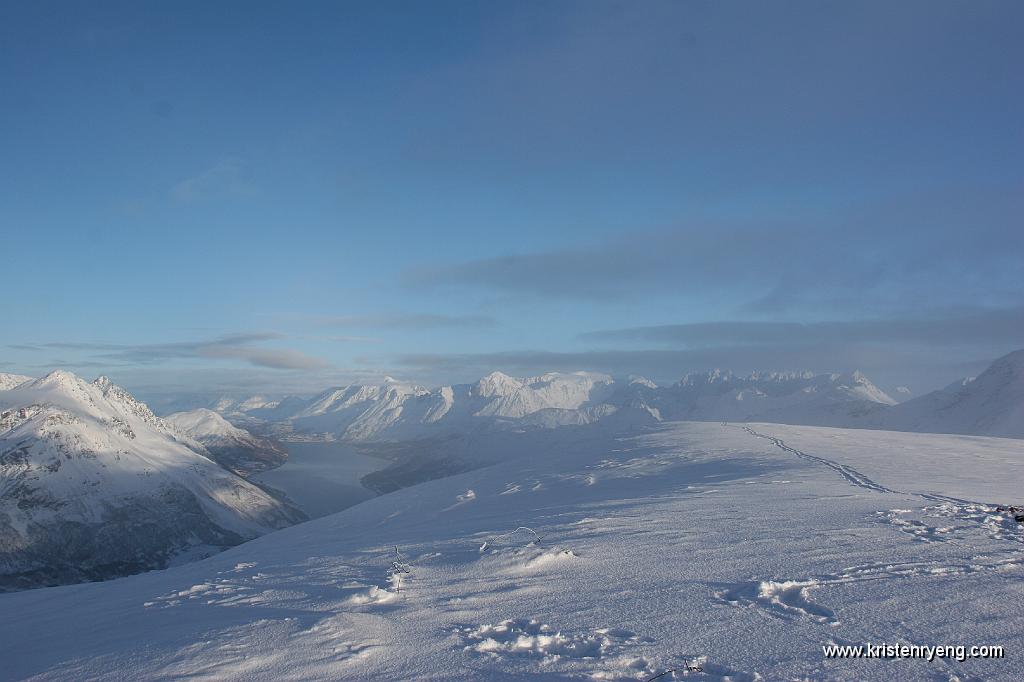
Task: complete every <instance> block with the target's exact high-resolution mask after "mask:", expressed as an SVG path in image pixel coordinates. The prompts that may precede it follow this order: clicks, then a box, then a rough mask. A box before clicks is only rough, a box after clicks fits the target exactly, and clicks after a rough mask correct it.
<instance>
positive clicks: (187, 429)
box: [164, 408, 288, 476]
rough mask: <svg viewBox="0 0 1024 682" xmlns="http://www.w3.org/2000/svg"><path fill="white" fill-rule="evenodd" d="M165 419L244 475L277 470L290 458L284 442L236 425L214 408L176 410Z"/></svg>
mask: <svg viewBox="0 0 1024 682" xmlns="http://www.w3.org/2000/svg"><path fill="white" fill-rule="evenodd" d="M164 419H165V420H166V421H167V422H169V423H170V424H171V425H172V426H173V427H174V428H175V429H177V430H178V431H180V432H182V433H184V434H186V435H188V436H190V437H192V438H194V439H195V440H197V441H199V442H200V443H202V444H203V445H204V446H205V447H206V450H207V451H208V452H209V454H210V456H211V457H212V458H213V459H214V460H215V461H217V462H219V463H220V464H221V465H223V466H225V467H227V468H228V469H231V470H232V471H234V472H235V473H236V474H239V475H240V476H248V475H250V474H253V473H256V472H259V471H266V470H267V469H273V468H274V467H278V466H281V465H282V464H284V462H285V461H286V460H287V459H288V452H287V451H286V450H285V449H284V448H283V447H282V446H281V445H280V444H278V443H275V442H274V441H272V440H269V439H266V438H259V437H257V436H254V435H253V434H251V433H249V432H248V431H246V430H245V429H240V428H238V427H237V426H234V425H232V424H231V423H230V422H229V421H228V420H226V419H224V417H222V416H220V415H219V414H218V413H216V412H214V411H213V410H208V409H205V408H199V409H197V410H192V411H191V412H175V413H174V414H170V415H167V416H166V417H164Z"/></svg>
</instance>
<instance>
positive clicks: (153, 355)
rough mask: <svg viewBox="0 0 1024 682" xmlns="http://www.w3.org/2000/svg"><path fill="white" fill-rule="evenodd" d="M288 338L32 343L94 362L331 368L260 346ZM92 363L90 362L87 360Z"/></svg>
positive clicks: (248, 336)
mask: <svg viewBox="0 0 1024 682" xmlns="http://www.w3.org/2000/svg"><path fill="white" fill-rule="evenodd" d="M282 338H285V337H284V336H283V335H281V334H277V333H244V334H228V335H225V336H221V337H218V338H216V339H209V340H200V341H182V342H175V343H156V344H134V345H133V344H112V343H88V342H83V343H75V342H52V343H41V344H30V345H29V346H27V347H30V348H32V349H33V350H36V351H40V350H71V351H79V352H82V353H86V354H90V355H91V357H92V360H91V361H92V362H95V361H97V360H107V361H114V362H120V363H133V364H146V365H148V364H159V363H163V362H168V361H172V360H188V359H206V360H216V359H233V360H241V361H244V362H247V363H249V364H250V365H253V366H255V367H266V368H271V369H290V370H312V369H321V368H326V367H330V366H331V365H330V363H329V362H327V361H326V360H323V359H321V358H317V357H313V356H311V355H307V354H306V353H303V352H301V351H298V350H294V349H289V348H269V347H261V346H257V345H254V344H258V343H261V342H264V341H274V340H279V339H282ZM85 362H90V361H85ZM69 364H77V365H80V366H88V365H85V364H83V362H77V361H76V362H72V363H69Z"/></svg>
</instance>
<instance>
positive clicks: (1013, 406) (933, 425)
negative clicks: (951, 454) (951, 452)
mask: <svg viewBox="0 0 1024 682" xmlns="http://www.w3.org/2000/svg"><path fill="white" fill-rule="evenodd" d="M880 425H881V427H882V428H887V429H893V430H899V431H929V432H936V433H963V434H975V435H983V436H1002V437H1005V438H1024V350H1019V351H1015V352H1013V353H1010V354H1009V355H1005V356H1003V357H1001V358H999V359H998V360H996V361H995V362H993V363H992V364H991V365H990V366H989V368H988V369H986V370H985V371H984V372H982V373H981V374H979V375H978V376H977V377H976V378H973V379H963V380H961V381H957V382H954V383H953V384H951V385H949V386H947V387H946V388H944V389H941V390H938V391H933V392H931V393H927V394H925V395H923V396H920V397H919V398H914V399H912V400H908V401H907V402H905V403H901V404H900V405H897V406H896V407H895V408H893V409H892V411H891V412H890V413H889V414H888V415H887V416H886V418H885V419H884V420H883V421H882V422H881V424H880Z"/></svg>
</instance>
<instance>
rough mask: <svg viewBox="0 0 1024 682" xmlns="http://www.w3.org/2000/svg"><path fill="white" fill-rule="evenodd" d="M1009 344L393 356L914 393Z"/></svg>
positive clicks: (978, 366) (442, 377) (421, 365)
mask: <svg viewBox="0 0 1024 682" xmlns="http://www.w3.org/2000/svg"><path fill="white" fill-rule="evenodd" d="M1014 348H1015V346H1011V345H1005V344H1004V345H1002V346H998V347H991V348H988V349H987V350H985V351H983V352H980V353H978V354H972V355H967V356H965V355H963V352H962V349H960V348H916V347H907V346H887V347H879V346H873V345H866V344H817V345H808V346H800V347H793V346H773V345H764V346H745V347H735V348H729V347H720V348H699V349H639V350H591V351H574V352H554V351H543V350H523V351H507V352H498V353H475V354H474V353H467V354H428V353H419V354H407V355H402V356H399V357H397V358H395V362H396V364H398V365H400V366H402V367H405V368H406V369H407V370H408V372H411V373H413V374H415V375H416V376H418V377H420V378H421V380H425V379H430V380H432V381H433V380H436V381H452V380H455V381H473V380H474V379H476V378H478V377H479V376H481V375H483V374H486V373H488V372H491V371H494V370H502V371H505V372H508V373H510V374H517V375H519V376H524V375H525V376H532V375H536V374H541V373H544V372H550V371H580V370H586V371H597V372H605V373H608V374H611V375H614V376H620V377H622V376H627V375H631V374H641V375H644V376H647V377H649V378H651V379H654V380H655V381H658V382H659V383H661V382H672V381H676V380H678V379H679V378H680V377H682V376H683V375H684V374H686V373H688V372H703V371H707V370H710V369H714V368H722V369H728V370H731V371H734V372H737V373H746V372H753V371H771V370H779V371H804V370H810V371H812V372H816V373H822V372H825V373H827V372H847V371H852V370H855V369H859V370H863V371H865V372H866V373H867V374H868V376H869V377H871V378H872V379H874V380H875V381H876V382H879V383H880V384H883V385H885V386H897V385H910V386H915V387H916V389H915V390H931V389H933V388H939V387H940V386H944V385H946V384H948V383H949V382H951V381H954V380H955V379H958V378H961V377H963V376H966V375H969V374H976V373H978V372H980V371H981V370H982V369H984V368H985V367H986V366H987V365H988V363H989V362H991V360H992V359H993V358H996V357H998V356H1000V355H1003V354H1005V353H1007V352H1009V351H1011V350H1014ZM965 358H966V359H965Z"/></svg>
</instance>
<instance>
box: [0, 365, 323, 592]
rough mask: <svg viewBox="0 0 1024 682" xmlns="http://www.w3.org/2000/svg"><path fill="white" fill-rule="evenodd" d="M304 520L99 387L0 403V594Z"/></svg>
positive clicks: (124, 397) (101, 573) (159, 560)
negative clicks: (0, 591)
mask: <svg viewBox="0 0 1024 682" xmlns="http://www.w3.org/2000/svg"><path fill="white" fill-rule="evenodd" d="M303 518H304V517H303V515H302V514H301V512H298V511H297V510H295V509H294V508H292V507H290V506H289V505H287V504H285V503H282V502H281V501H279V500H277V499H275V498H274V497H272V496H270V495H269V494H268V493H266V492H265V491H263V490H262V489H260V488H258V487H256V486H255V485H252V484H250V483H248V482H247V481H245V480H244V479H242V478H240V477H239V476H237V475H235V474H233V473H232V472H230V471H228V470H226V469H225V468H223V467H222V466H220V465H219V464H217V463H216V462H214V461H213V460H212V459H210V458H209V457H208V456H207V454H206V450H205V448H204V447H203V446H202V445H201V444H200V443H199V442H197V441H196V440H195V439H193V438H191V437H190V436H187V435H184V434H182V433H180V432H179V431H178V430H177V429H176V428H174V427H173V426H172V425H171V424H169V423H168V422H166V421H165V420H163V419H161V418H159V417H157V416H156V415H154V414H153V412H152V411H151V410H150V409H149V408H148V407H147V406H146V405H145V404H143V403H141V402H139V401H137V400H136V399H135V398H133V397H132V396H131V395H130V394H129V393H128V392H127V391H125V390H124V389H122V388H120V387H118V386H116V385H114V384H112V383H111V382H110V381H109V380H107V379H105V378H102V377H101V378H100V379H97V380H96V381H94V382H92V383H88V382H86V381H84V380H82V379H80V378H79V377H77V376H75V375H74V374H72V373H70V372H64V371H55V372H51V373H50V374H47V375H46V376H44V377H42V378H40V379H37V380H34V381H30V382H27V383H25V382H22V383H19V384H18V385H17V386H15V387H14V388H11V389H8V390H4V391H0V589H18V588H25V587H36V586H42V585H56V584H65V583H72V582H81V581H87V580H99V579H104V578H110V577H115V576H121V575H128V574H130V573H136V572H139V571H143V570H148V569H153V568H162V567H165V566H167V565H169V564H171V563H174V562H176V561H180V560H186V559H189V558H198V557H201V556H205V555H209V554H212V553H214V552H217V551H219V550H221V549H224V548H226V547H228V546H231V545H236V544H238V543H240V542H243V541H245V540H248V539H251V538H254V537H256V536H258V535H262V534H264V533H267V532H269V531H272V530H275V529H278V528H282V527H285V526H287V525H290V524H292V523H295V522H298V521H300V520H302V519H303Z"/></svg>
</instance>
